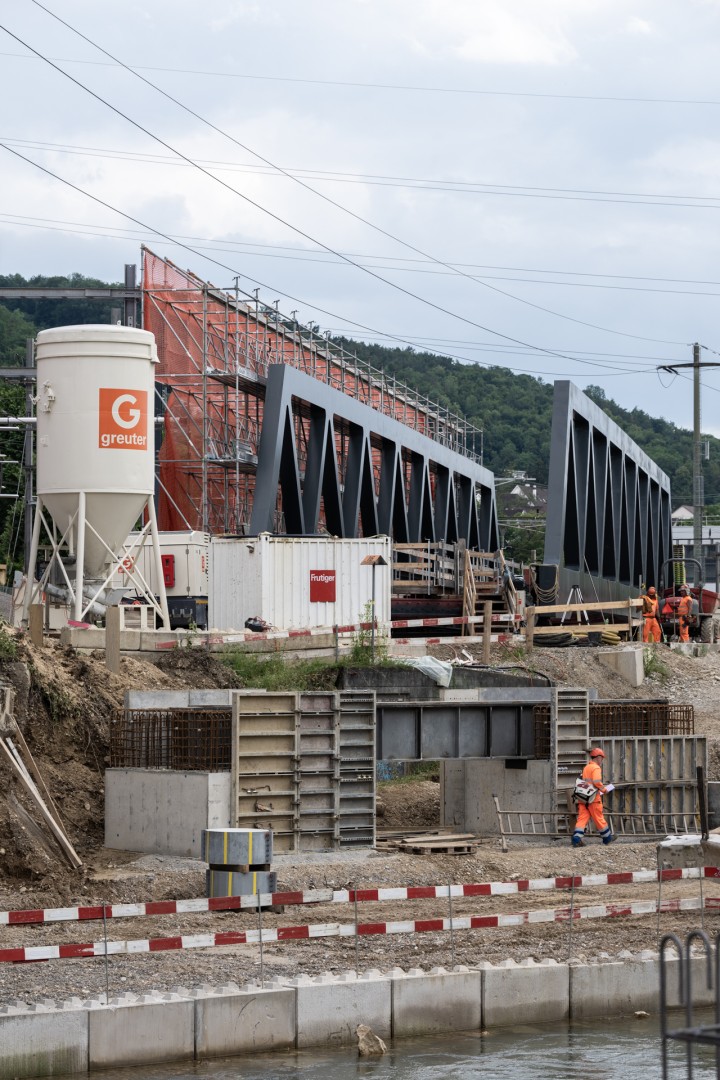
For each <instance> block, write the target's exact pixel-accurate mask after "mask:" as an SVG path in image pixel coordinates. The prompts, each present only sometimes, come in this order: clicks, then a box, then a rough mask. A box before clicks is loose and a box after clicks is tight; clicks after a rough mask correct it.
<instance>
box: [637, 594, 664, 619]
mask: <svg viewBox="0 0 720 1080" xmlns="http://www.w3.org/2000/svg"><path fill="white" fill-rule="evenodd" d="M640 599H641V600H642V602H643V616H644V618H646V619H657V617H658V615H659V614H660V604H659V603H658V598H657V596H648V595H647V594H646V593H644V594H643V595H642V596H641V597H640Z"/></svg>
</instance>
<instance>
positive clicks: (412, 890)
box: [0, 866, 720, 926]
mask: <svg viewBox="0 0 720 1080" xmlns="http://www.w3.org/2000/svg"><path fill="white" fill-rule="evenodd" d="M704 870H705V873H704V876H705V877H720V868H719V867H717V866H706V867H705V868H704ZM658 875H659V876H660V877H661V879H662V880H663V881H680V880H683V879H684V880H689V879H697V878H699V877H700V869H699V868H698V867H690V868H685V869H680V868H677V869H672V870H661V871H657V870H627V871H621V872H618V873H614V874H613V873H611V874H583V875H581V876H579V875H576V876H575V877H574V878H572V877H551V878H523V879H521V880H519V881H485V882H478V883H476V884H468V885H450V886H449V889H450V896H451V898H452V899H457V898H460V897H463V896H514V895H516V894H517V893H523V892H539V891H546V890H554V889H560V890H565V889H571V888H575V889H584V888H594V887H597V886H603V885H633V884H642V883H646V882H656V881H657V880H658ZM447 895H448V886H447V885H416V886H409V887H408V888H402V887H401V888H394V887H389V888H378V889H358V890H357V891H355V890H354V889H335V890H333V889H306V890H304V891H295V892H292V891H286V892H274V893H260V894H247V895H244V896H218V897H212V898H209V897H204V896H201V897H197V898H195V899H189V900H152V901H148V902H145V903H139V904H108V905H105V906H103V905H102V904H94V905H89V906H87V907H68V908H35V909H31V910H26V911H0V926H23V925H30V924H34V923H56V922H87V921H95V920H98V919H103V918H105V919H130V918H148V917H151V916H154V915H196V914H199V913H200V914H202V913H203V912H211V911H242V910H245V909H249V910H253V911H254V910H256V909H257V906H258V903H259V904H260V905H261V907H276V906H281V905H282V906H287V907H291V906H298V907H299V906H301V905H303V904H352V903H354V902H355V899H356V898H357V900H358V902H359V903H365V902H369V903H372V902H379V903H382V902H387V901H390V900H392V901H395V900H442V899H447Z"/></svg>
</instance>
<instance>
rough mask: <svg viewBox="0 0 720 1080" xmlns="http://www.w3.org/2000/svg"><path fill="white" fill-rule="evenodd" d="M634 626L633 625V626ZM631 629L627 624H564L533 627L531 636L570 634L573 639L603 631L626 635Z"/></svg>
mask: <svg viewBox="0 0 720 1080" xmlns="http://www.w3.org/2000/svg"><path fill="white" fill-rule="evenodd" d="M633 625H634V624H633ZM629 629H631V628H630V627H629V626H628V624H627V623H595V625H594V626H593V624H592V623H591V624H590V625H589V626H575V625H572V626H568V624H567V623H565V625H564V626H535V627H533V634H534V636H537V635H538V634H572V635H573V636H574V637H586V636H587V635H588V634H602V632H603V630H609V631H611V632H612V633H615V634H619V633H626V632H627V631H628V630H629Z"/></svg>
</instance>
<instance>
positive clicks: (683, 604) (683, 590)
mask: <svg viewBox="0 0 720 1080" xmlns="http://www.w3.org/2000/svg"><path fill="white" fill-rule="evenodd" d="M679 591H680V603H679V604H678V606H677V614H678V629H679V631H680V640H681V641H689V640H690V629H689V627H690V618H691V615H692V605H693V602H692V596H691V595H690V590H689V589H688V587H687V585H681V586H680V590H679Z"/></svg>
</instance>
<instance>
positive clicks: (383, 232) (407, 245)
mask: <svg viewBox="0 0 720 1080" xmlns="http://www.w3.org/2000/svg"><path fill="white" fill-rule="evenodd" d="M32 3H33V4H35V6H36V7H39V8H40V9H41V10H42V11H44V12H45V13H46V14H48V15H50V16H51V18H53V19H55V20H56V21H57V22H59V23H60V24H61V26H64V27H65V28H66V29H68V30H70V31H71V32H72V33H74V34H76V35H77V36H78V37H79V38H81V40H82V41H85V42H86V43H87V44H89V45H91V46H92V47H93V48H95V49H97V50H98V52H101V53H102V54H103V56H107V57H108V59H110V60H112V61H113V62H114V63H116V64H118V65H119V66H120V67H122V68H123V69H124V70H126V71H128V72H129V73H130V74H132V75H134V76H135V78H137V79H140V80H141V81H142V82H143V83H145V84H146V85H147V86H150V87H152V89H153V90H155V91H156V92H157V93H158V94H161V95H162V96H163V97H164V98H166V99H167V100H168V101H171V102H173V104H175V105H177V106H178V108H180V109H182V110H183V111H184V112H186V113H188V115H190V116H193V117H194V118H195V119H196V120H198V121H200V123H202V124H205V125H206V126H207V127H208V128H210V129H211V130H212V131H215V132H216V133H217V134H219V135H222V136H223V138H226V139H228V140H229V141H230V142H232V143H234V144H235V145H236V146H239V147H241V149H243V150H245V152H246V153H249V154H252V155H253V157H255V158H257V159H258V161H262V162H263V163H264V164H265V165H269V166H271V167H272V168H273V169H276V170H277V172H279V173H280V174H281V175H283V176H285V177H286V178H288V179H290V180H293V181H294V182H295V183H296V184H299V185H300V186H301V187H302V188H304V189H306V190H307V191H310V192H312V193H313V194H314V195H316V196H317V197H318V198H320V199H322V200H323V201H325V202H327V203H329V204H330V205H331V206H334V207H336V208H337V209H338V210H341V211H342V212H343V213H345V214H348V215H349V216H350V217H352V218H354V219H355V220H356V221H360V222H362V223H363V224H364V225H367V226H368V227H369V228H371V229H374V230H375V231H376V232H379V233H380V234H381V235H382V236H385V237H387V238H388V239H390V240H393V241H394V242H395V243H398V244H400V245H401V246H403V247H405V248H407V249H408V250H409V251H414V252H415V254H417V255H422V256H423V257H424V258H426V259H431V260H432V261H433V262H435V263H437V264H438V265H440V266H444V267H446V268H447V269H448V270H450V271H451V272H452V273H455V274H458V275H459V276H461V277H465V278H468V279H469V280H470V281H473V282H475V283H476V284H479V285H482V286H483V287H484V288H486V289H490V290H491V291H492V292H495V293H498V294H499V295H501V296H505V297H507V298H508V299H511V300H515V301H516V302H517V303H520V304H524V305H526V306H527V307H531V308H534V309H536V310H537V311H542V312H544V313H545V314H547V315H552V316H554V317H555V318H559V319H566V320H568V321H569V322H573V323H577V324H578V325H580V326H587V327H589V328H591V329H593V330H599V331H601V332H602V333H608V334H616V335H619V336H622V337H629V338H634V339H635V340H642V341H653V342H654V343H655V344H663V345H684V344H685V342H681V341H660V340H659V339H657V338H647V337H643V336H642V335H639V334H630V333H627V332H625V331H620V330H611V329H610V328H609V327H605V326H600V325H598V324H596V323H589V322H586V321H585V320H583V319H576V318H574V317H573V316H571V315H565V314H564V313H562V312H557V311H553V310H551V309H550V308H546V307H544V306H542V305H541V304H536V303H534V302H533V301H531V300H526V299H524V298H523V297H519V296H515V295H513V294H512V293H508V292H506V291H505V290H504V289H499V288H497V286H495V285H490V284H488V282H486V281H482V280H478V279H477V278H475V277H473V276H472V275H470V274H467V273H465V272H464V271H463V270H459V269H456V268H455V267H453V266H452V264H451V263H447V262H444V261H443V260H441V259H437V258H435V257H434V256H433V255H430V254H428V253H427V252H426V251H423V250H422V248H419V247H416V246H415V245H414V244H411V243H409V242H408V241H406V240H402V239H400V238H399V237H397V236H395V235H394V234H393V233H390V232H389V231H388V230H386V229H383V228H382V227H381V226H380V225H376V224H375V223H374V222H371V221H369V220H368V219H367V218H365V217H363V216H362V214H358V213H356V212H355V211H354V210H350V209H349V208H348V207H346V206H343V205H342V204H341V203H338V202H337V201H336V200H335V199H332V198H330V196H329V195H325V194H324V193H323V192H321V191H318V190H317V189H316V188H314V187H312V185H310V184H308V183H306V182H305V181H304V180H302V179H301V178H300V177H297V176H294V175H293V174H292V173H291V172H288V171H287V170H286V169H283V168H282V167H281V166H279V165H277V164H276V163H275V162H273V161H270V159H269V158H266V157H264V156H263V155H262V154H259V153H258V152H257V151H256V150H253V149H252V147H250V146H248V145H247V144H246V143H243V142H241V141H240V140H239V139H236V138H235V136H234V135H231V134H230V133H229V132H227V131H225V130H223V129H222V128H220V127H218V126H217V125H216V124H213V123H212V121H210V120H208V119H207V118H206V117H204V116H202V115H201V114H200V113H198V112H196V111H195V110H194V109H191V108H190V106H188V105H186V104H185V103H184V102H182V101H180V100H179V99H178V98H176V97H174V96H173V95H172V94H170V93H168V92H167V91H166V90H163V89H162V87H159V86H157V84H156V83H154V82H152V81H151V80H150V79H147V78H146V77H145V76H144V75H141V74H139V72H137V71H134V70H133V68H131V67H129V66H128V65H127V64H125V63H124V62H123V61H122V60H120V59H118V57H116V56H115V55H114V54H113V53H111V52H109V51H108V50H107V49H105V48H103V46H101V45H98V44H97V42H95V41H93V40H92V39H91V38H89V37H87V36H86V35H85V34H83V33H82V32H81V31H80V30H78V29H77V28H76V27H74V26H72V24H71V23H68V22H67V21H66V20H65V19H61V18H60V16H59V15H56V14H55V12H53V11H51V10H50V8H48V7H46V6H45V5H44V4H42V3H40V0H32ZM3 29H5V28H3ZM11 36H12V37H14V38H15V40H16V41H18V42H20V44H22V45H26V47H29V46H27V43H26V42H24V41H23V40H22V39H21V38H19V37H17V35H15V34H12V35H11ZM30 48H31V47H30ZM31 51H32V52H34V53H35V54H36V55H37V56H39V57H41V59H44V60H46V61H47V62H48V63H49V64H50V65H51V66H52V67H54V68H55V70H57V71H59V72H60V73H61V74H63V75H65V77H66V78H68V79H71V80H72V81H73V82H75V83H76V84H77V85H78V86H82V87H83V89H85V90H86V91H87V92H88V93H90V94H92V95H93V96H94V97H96V98H97V99H98V100H101V101H103V103H104V104H106V105H108V107H109V108H112V109H113V110H114V111H115V112H117V113H118V114H119V115H122V116H123V117H124V118H125V119H126V120H129V121H130V123H133V124H135V126H137V127H138V128H139V129H140V130H142V131H144V132H145V134H148V135H151V138H154V139H156V140H157V141H158V142H159V143H160V144H161V145H162V146H165V147H166V148H167V149H169V150H171V151H172V152H173V153H175V154H177V155H178V157H182V158H183V159H184V160H185V161H191V159H190V158H188V157H186V155H184V154H182V153H181V152H180V151H178V150H176V149H175V147H173V146H170V145H169V144H168V143H166V142H165V141H164V140H163V139H160V138H158V137H157V136H155V135H152V134H151V133H150V132H149V131H148V130H147V129H146V128H144V127H143V126H142V125H140V124H137V122H136V121H134V120H130V118H129V117H128V116H127V115H126V114H125V113H121V112H120V110H118V109H115V107H114V106H112V105H110V104H109V102H107V101H105V100H104V99H102V98H100V97H99V95H97V94H95V93H94V91H92V90H90V89H89V88H88V87H85V86H84V85H83V84H82V83H80V82H79V81H78V80H77V79H74V78H73V76H72V75H70V74H69V73H68V72H66V71H63V69H62V68H60V67H58V66H57V65H56V64H54V63H53V62H52V61H49V60H47V58H46V57H44V56H43V55H42V54H41V53H39V52H38V51H37V50H36V49H32V48H31ZM192 163H193V164H194V165H195V167H196V168H198V169H200V171H201V172H203V173H205V175H206V176H212V177H213V179H215V180H216V182H217V183H220V184H223V186H224V187H227V188H228V189H229V190H230V191H234V192H235V193H236V194H237V195H239V196H240V197H241V198H243V199H246V200H247V201H248V202H250V203H252V205H253V206H256V207H257V208H258V209H261V210H262V211H263V212H264V213H267V214H270V216H272V217H273V218H274V219H275V220H281V219H280V218H279V217H278V215H276V214H274V213H273V212H272V211H270V210H268V209H267V208H266V207H263V206H261V205H260V204H259V203H257V202H255V201H254V200H253V199H250V198H249V197H248V196H247V195H244V194H243V193H242V192H239V191H237V189H236V188H233V187H232V186H231V185H229V184H225V182H224V181H222V180H221V179H220V177H216V176H213V174H212V173H210V172H209V171H208V170H206V169H204V168H203V167H202V166H200V165H198V164H197V162H192ZM284 224H285V225H286V226H288V227H289V228H292V229H293V230H294V231H296V232H298V233H299V235H301V236H304V237H305V238H306V239H309V240H311V241H312V242H313V243H315V244H318V246H321V247H323V248H325V250H327V251H333V253H334V254H335V255H337V256H338V257H339V258H343V259H344V261H346V262H349V263H351V264H352V265H353V266H359V267H360V269H361V270H362V271H363V272H364V273H366V274H370V275H371V276H373V277H375V278H377V279H378V280H380V281H383V282H385V283H386V284H389V285H390V287H391V288H395V289H399V290H400V291H401V292H403V293H405V294H406V295H408V296H412V297H414V298H415V299H416V300H419V301H420V302H421V303H426V304H431V305H432V306H433V307H436V308H437V309H438V310H440V311H443V312H444V313H445V314H450V315H452V316H453V317H455V318H459V319H462V320H463V321H466V322H470V323H471V324H472V325H475V326H477V325H479V324H477V323H474V322H473V321H472V320H468V319H467V318H466V317H465V316H462V315H458V314H457V313H454V312H450V311H448V309H446V308H443V307H441V306H440V305H436V304H435V303H434V302H433V301H431V300H428V299H427V298H425V297H420V296H418V295H417V294H415V293H412V292H411V291H410V290H408V289H405V288H403V287H402V286H399V285H397V283H395V282H392V281H389V280H388V279H387V278H384V277H383V276H382V275H381V274H376V273H375V272H374V271H373V270H371V269H370V268H369V267H367V266H361V265H360V264H359V263H355V262H353V260H351V259H347V258H346V257H345V256H342V255H340V254H339V253H338V252H337V251H334V249H332V248H330V247H329V246H328V245H327V244H325V243H323V242H322V241H318V240H316V239H314V238H313V237H310V236H308V234H307V233H305V232H304V231H303V230H301V229H299V228H298V227H297V226H294V225H291V224H290V223H289V222H284ZM490 333H493V334H497V335H498V336H499V337H503V338H506V339H508V337H509V335H507V334H501V333H500V332H499V331H496V330H490ZM511 340H512V339H511ZM540 351H543V352H544V351H545V350H544V349H541V350H540ZM565 359H567V358H565Z"/></svg>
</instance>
